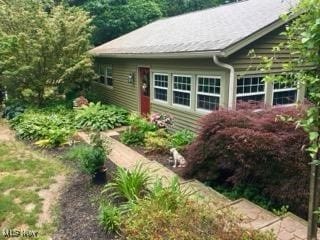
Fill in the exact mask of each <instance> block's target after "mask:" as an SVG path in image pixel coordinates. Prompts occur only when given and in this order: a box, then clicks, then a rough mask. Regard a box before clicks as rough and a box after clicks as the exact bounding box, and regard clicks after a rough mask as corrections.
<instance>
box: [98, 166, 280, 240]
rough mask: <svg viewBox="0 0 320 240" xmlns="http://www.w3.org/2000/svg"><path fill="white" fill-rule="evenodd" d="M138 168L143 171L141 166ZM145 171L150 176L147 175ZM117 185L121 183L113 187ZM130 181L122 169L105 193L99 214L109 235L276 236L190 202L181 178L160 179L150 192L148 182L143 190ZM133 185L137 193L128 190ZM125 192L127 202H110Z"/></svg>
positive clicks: (257, 239)
mask: <svg viewBox="0 0 320 240" xmlns="http://www.w3.org/2000/svg"><path fill="white" fill-rule="evenodd" d="M137 169H138V172H141V167H137ZM134 171H136V170H134ZM143 172H144V173H143V175H145V176H146V174H147V173H146V172H145V171H143ZM118 175H121V177H119V176H118ZM139 175H141V174H139ZM139 178H141V177H139ZM117 179H118V180H117ZM119 179H121V180H120V181H119ZM124 179H126V180H125V181H124ZM129 179H130V180H129ZM141 179H142V178H141ZM115 182H118V183H119V184H117V186H115V185H113V184H114V183H115ZM124 182H126V184H123V183H124ZM129 182H132V179H131V177H130V172H129V171H125V170H123V169H122V170H120V172H119V170H118V172H117V174H116V177H115V180H114V183H113V184H112V185H111V186H110V185H109V184H108V185H109V186H108V185H107V186H106V189H105V190H104V191H103V192H107V194H106V197H107V198H108V200H107V201H105V200H102V202H101V207H100V214H99V220H100V224H101V225H102V226H103V228H104V229H105V230H106V231H109V232H110V231H116V232H117V233H118V234H119V235H120V236H121V237H122V238H124V239H137V240H138V239H150V240H151V239H221V240H229V239H242V240H248V239H250V240H274V239H275V236H274V235H273V234H272V233H269V232H267V233H260V232H258V231H251V230H247V229H244V228H242V226H241V220H240V218H239V216H237V215H234V214H233V213H232V212H231V211H230V210H228V209H225V210H219V211H215V210H214V209H209V208H208V206H205V205H202V204H200V203H198V202H196V201H192V200H190V196H191V194H192V193H190V192H188V191H187V190H182V188H181V186H180V183H179V180H178V178H174V179H172V181H171V182H170V183H169V185H167V184H166V186H165V185H164V184H163V181H162V180H161V179H157V180H156V181H155V183H154V184H153V185H151V186H150V185H149V190H147V185H148V184H147V182H148V180H146V181H143V182H145V183H144V184H138V185H139V186H144V187H143V188H141V187H138V188H137V187H136V186H137V185H136V184H129ZM139 182H141V181H139ZM130 185H132V188H133V189H135V190H133V191H128V186H130ZM120 186H121V187H120ZM124 186H125V187H124ZM119 189H126V190H125V191H124V190H120V191H119ZM141 189H143V191H142V192H143V194H141ZM120 192H121V193H120ZM123 192H130V193H129V195H130V197H129V198H124V200H125V201H124V202H120V203H119V201H117V202H118V204H117V205H115V204H112V203H111V202H110V200H114V197H119V196H122V197H123V196H124V195H125V194H123ZM132 192H135V193H132ZM137 193H140V194H137ZM118 200H119V199H118ZM226 226H229V227H226Z"/></svg>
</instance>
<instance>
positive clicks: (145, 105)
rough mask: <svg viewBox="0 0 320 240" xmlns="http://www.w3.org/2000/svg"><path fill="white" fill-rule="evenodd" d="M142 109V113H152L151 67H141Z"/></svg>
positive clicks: (145, 114)
mask: <svg viewBox="0 0 320 240" xmlns="http://www.w3.org/2000/svg"><path fill="white" fill-rule="evenodd" d="M139 85H140V104H141V105H140V111H141V115H143V116H147V115H148V114H149V113H150V68H139Z"/></svg>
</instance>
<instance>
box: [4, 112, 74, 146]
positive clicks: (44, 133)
mask: <svg viewBox="0 0 320 240" xmlns="http://www.w3.org/2000/svg"><path fill="white" fill-rule="evenodd" d="M73 121H74V115H73V112H72V111H70V110H67V109H66V108H64V107H61V106H58V107H54V108H47V109H40V110H36V109H29V110H27V111H25V112H24V113H22V114H20V115H18V116H17V117H16V118H14V119H12V120H11V121H10V124H11V127H12V128H13V129H14V130H15V131H16V135H17V137H18V138H20V139H23V140H28V141H36V142H37V145H39V146H41V147H56V146H60V145H62V144H65V143H66V142H67V141H68V139H69V138H70V137H71V136H72V135H73V133H74V132H75V128H74V126H73Z"/></svg>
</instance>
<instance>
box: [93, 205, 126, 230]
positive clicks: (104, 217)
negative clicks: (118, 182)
mask: <svg viewBox="0 0 320 240" xmlns="http://www.w3.org/2000/svg"><path fill="white" fill-rule="evenodd" d="M98 219H99V222H100V225H101V226H102V227H103V229H104V230H105V231H107V232H117V231H118V230H119V227H120V224H121V211H120V209H119V208H117V207H116V206H114V205H113V204H111V203H110V202H109V201H106V202H103V203H102V204H101V205H100V208H99V216H98Z"/></svg>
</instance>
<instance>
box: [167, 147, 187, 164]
mask: <svg viewBox="0 0 320 240" xmlns="http://www.w3.org/2000/svg"><path fill="white" fill-rule="evenodd" d="M170 152H171V153H172V155H173V162H174V164H173V167H174V168H176V167H186V165H187V162H186V160H185V158H184V157H183V156H182V155H181V154H180V153H179V152H178V151H177V149H175V148H171V149H170Z"/></svg>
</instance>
